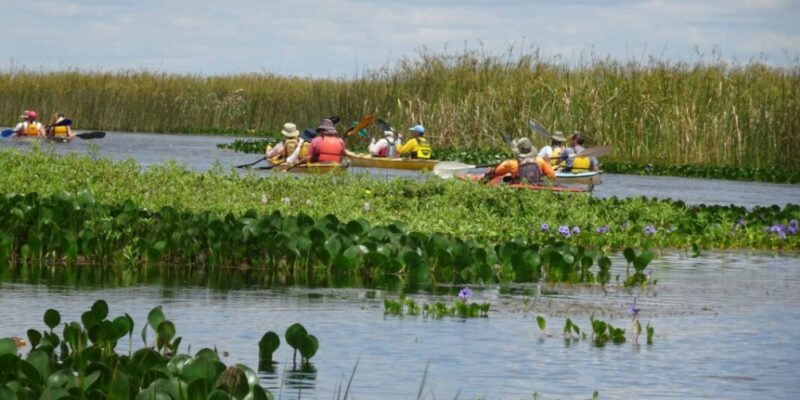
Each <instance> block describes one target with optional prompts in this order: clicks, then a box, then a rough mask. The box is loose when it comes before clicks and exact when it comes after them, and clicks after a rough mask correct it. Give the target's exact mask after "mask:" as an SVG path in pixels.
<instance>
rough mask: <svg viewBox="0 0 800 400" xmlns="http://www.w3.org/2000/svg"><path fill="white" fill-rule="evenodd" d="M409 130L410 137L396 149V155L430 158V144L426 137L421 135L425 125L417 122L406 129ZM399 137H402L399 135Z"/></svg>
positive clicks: (423, 132)
mask: <svg viewBox="0 0 800 400" xmlns="http://www.w3.org/2000/svg"><path fill="white" fill-rule="evenodd" d="M408 130H409V131H410V132H411V135H412V137H411V139H408V141H407V142H406V143H405V144H403V145H402V146H400V148H399V149H397V155H398V156H400V157H403V156H404V155H408V156H410V157H411V158H423V159H427V158H431V145H430V144H429V143H428V139H425V138H424V137H422V136H423V135H424V134H425V127H424V126H422V125H421V124H417V125H414V126H412V127H411V128H409V129H408ZM399 139H401V140H402V139H403V137H402V136H399Z"/></svg>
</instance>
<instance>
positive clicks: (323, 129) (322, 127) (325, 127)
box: [317, 118, 339, 135]
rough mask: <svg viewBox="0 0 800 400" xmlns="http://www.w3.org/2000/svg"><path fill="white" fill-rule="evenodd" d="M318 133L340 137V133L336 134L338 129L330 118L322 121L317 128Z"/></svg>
mask: <svg viewBox="0 0 800 400" xmlns="http://www.w3.org/2000/svg"><path fill="white" fill-rule="evenodd" d="M317 132H319V133H320V134H322V135H338V134H339V132H336V127H334V126H333V121H331V120H330V119H328V118H325V119H323V120H322V122H320V123H319V126H318V127H317Z"/></svg>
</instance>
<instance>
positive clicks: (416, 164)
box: [347, 152, 439, 171]
mask: <svg viewBox="0 0 800 400" xmlns="http://www.w3.org/2000/svg"><path fill="white" fill-rule="evenodd" d="M347 157H348V158H349V159H350V165H352V166H354V167H362V168H386V169H405V170H412V171H430V170H432V169H433V167H434V166H435V165H436V164H437V163H438V162H439V161H438V160H426V159H418V158H417V159H415V158H400V157H375V156H373V155H372V154H369V153H352V152H351V153H349V154H348V155H347Z"/></svg>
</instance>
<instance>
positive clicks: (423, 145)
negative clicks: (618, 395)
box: [411, 136, 431, 158]
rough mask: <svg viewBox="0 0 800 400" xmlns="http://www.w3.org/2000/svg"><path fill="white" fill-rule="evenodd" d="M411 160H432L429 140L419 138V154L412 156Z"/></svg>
mask: <svg viewBox="0 0 800 400" xmlns="http://www.w3.org/2000/svg"><path fill="white" fill-rule="evenodd" d="M411 158H431V145H430V144H428V139H425V138H424V137H422V136H420V137H418V138H417V152H416V153H414V154H412V155H411Z"/></svg>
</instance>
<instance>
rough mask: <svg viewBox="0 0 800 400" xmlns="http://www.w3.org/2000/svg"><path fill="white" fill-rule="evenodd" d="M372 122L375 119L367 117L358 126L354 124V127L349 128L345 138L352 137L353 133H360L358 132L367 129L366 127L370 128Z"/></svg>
mask: <svg viewBox="0 0 800 400" xmlns="http://www.w3.org/2000/svg"><path fill="white" fill-rule="evenodd" d="M374 120H375V117H373V116H372V115H367V116H366V117H364V119H362V120H361V121H360V122H359V123H358V124H356V126H354V127H352V128H350V130H348V131H347V133H346V134H345V136H350V135H352V134H354V133H356V132H358V131H360V130H362V129H364V128H366V127H368V126H370V125H371V124H372V121H374Z"/></svg>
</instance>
